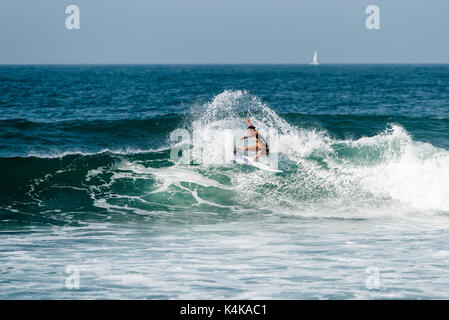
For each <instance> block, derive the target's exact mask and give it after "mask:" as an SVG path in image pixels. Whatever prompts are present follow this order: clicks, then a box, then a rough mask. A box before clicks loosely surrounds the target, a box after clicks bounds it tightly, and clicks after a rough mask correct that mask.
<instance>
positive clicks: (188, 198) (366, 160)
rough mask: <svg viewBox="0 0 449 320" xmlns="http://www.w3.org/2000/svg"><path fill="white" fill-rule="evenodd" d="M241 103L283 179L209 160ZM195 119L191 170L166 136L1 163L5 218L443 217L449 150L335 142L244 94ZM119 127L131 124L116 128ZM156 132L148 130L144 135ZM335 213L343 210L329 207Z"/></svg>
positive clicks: (389, 133) (386, 141)
mask: <svg viewBox="0 0 449 320" xmlns="http://www.w3.org/2000/svg"><path fill="white" fill-rule="evenodd" d="M242 106H246V107H247V108H248V112H250V113H251V114H252V116H253V118H254V119H256V120H254V123H255V124H256V125H257V127H258V128H260V129H259V130H261V131H262V132H273V130H275V131H276V132H277V133H278V136H277V137H278V140H277V145H276V146H272V147H271V148H272V149H273V150H276V156H277V157H278V159H279V169H280V170H282V172H281V173H270V172H265V171H261V170H259V169H257V168H255V167H250V166H245V165H241V164H238V163H236V162H234V161H232V158H231V161H228V162H225V163H220V162H216V161H215V160H216V159H215V158H216V157H217V154H219V153H220V152H221V149H220V146H221V145H223V144H224V141H223V140H222V133H223V132H224V131H225V130H229V128H231V129H232V130H234V131H235V132H236V136H243V135H244V134H245V131H244V129H242V128H239V126H240V124H241V123H244V118H243V117H241V115H240V113H241V112H240V111H241V110H240V109H241V107H242ZM157 121H160V120H157ZM165 121H166V123H169V122H168V121H167V120H165ZM154 122H155V120H151V123H153V124H154ZM193 122H195V123H198V122H199V123H201V128H202V136H201V139H202V140H201V141H198V145H195V144H190V143H188V145H187V146H186V147H187V148H186V149H185V150H186V151H187V152H188V153H189V154H192V155H193V154H195V153H198V152H200V153H202V155H201V159H202V162H201V163H196V164H194V163H193V162H191V163H187V164H181V163H177V162H176V161H175V159H173V158H172V157H171V147H175V145H176V143H173V142H170V140H168V139H167V140H166V141H165V143H166V144H167V145H166V146H165V147H164V148H161V149H159V150H129V149H128V150H115V151H111V150H104V151H101V152H96V153H80V152H77V153H73V152H72V153H71V152H67V153H62V154H50V155H46V156H42V155H40V156H36V155H34V156H28V157H25V158H24V157H12V158H1V159H0V163H1V172H0V176H1V180H0V182H1V185H2V188H1V189H0V199H1V203H2V207H3V208H4V210H6V213H5V215H4V216H3V217H5V218H7V219H8V220H9V221H11V222H13V221H16V222H23V221H31V222H32V221H44V222H51V223H56V224H59V223H62V224H64V223H79V222H80V221H81V222H85V220H86V219H87V220H88V221H90V220H96V219H100V220H102V219H106V218H107V219H113V217H116V218H117V219H119V221H121V220H123V219H125V220H126V219H131V220H133V219H139V215H143V216H144V217H145V218H148V216H151V217H152V218H155V217H160V216H161V215H162V216H163V215H164V214H165V215H170V214H172V213H174V212H178V213H180V214H183V215H189V214H190V215H191V213H192V212H195V213H211V212H212V213H216V214H219V215H224V216H226V215H231V214H239V213H242V212H264V213H266V214H273V213H276V212H277V213H281V214H292V213H294V212H298V211H299V212H301V213H300V215H306V216H318V217H321V216H323V215H324V216H326V217H329V216H330V217H339V218H369V217H370V215H372V214H373V213H370V215H368V216H367V213H366V211H367V210H368V209H373V210H374V211H376V212H377V213H375V214H374V215H382V214H383V212H384V210H385V208H392V207H393V208H397V207H398V206H399V207H402V208H405V210H406V211H407V210H409V211H414V210H425V211H427V212H429V211H432V212H435V213H441V212H443V213H446V212H449V202H448V201H447V199H449V197H448V194H447V192H448V190H449V184H448V181H449V170H448V168H447V165H446V163H448V161H449V152H448V151H447V150H445V149H443V148H437V147H435V146H432V145H431V144H428V143H424V142H418V141H415V140H414V139H413V138H412V137H411V136H410V134H409V133H408V132H407V131H406V130H405V129H404V128H403V127H401V126H399V125H397V124H391V125H389V127H388V128H387V129H385V130H384V131H383V132H381V133H379V134H377V135H374V136H371V137H361V138H359V139H335V138H332V137H331V136H330V135H329V134H328V133H327V132H326V131H323V130H316V129H304V128H300V127H296V126H292V125H290V124H289V123H288V122H287V121H285V120H284V119H283V118H282V116H280V115H278V114H277V113H276V112H274V111H273V110H272V109H270V108H269V107H268V106H267V105H266V104H264V103H262V102H261V100H260V99H258V98H256V97H254V96H252V95H250V94H248V93H247V92H245V91H225V92H223V93H222V94H220V95H218V96H217V97H215V98H214V100H213V101H211V102H210V103H208V104H206V105H204V106H203V107H202V108H200V109H198V108H193V109H192V110H191V113H189V116H188V117H185V118H184V120H183V122H182V125H183V126H184V127H186V128H189V127H190V126H191V123H193ZM161 123H163V122H162V121H161ZM138 124H139V125H140V126H145V125H146V124H148V121H145V122H144V123H143V124H142V123H139V122H138ZM91 126H92V124H90V123H89V124H87V127H88V128H91ZM123 126H125V128H127V127H130V124H129V123H125V124H123V123H122V122H119V123H116V124H115V128H117V127H123ZM101 130H102V129H101V128H100V130H99V132H100V131H101ZM270 130H271V131H270ZM160 131H163V130H161V129H160V128H155V129H154V131H153V132H152V133H153V134H156V135H157V134H159V133H160ZM199 145H200V146H201V150H200V149H199V147H198V146H199ZM219 157H221V156H219ZM354 205H357V206H358V207H359V208H358V209H354ZM336 207H338V208H339V210H343V211H346V212H336V211H335V210H330V208H336ZM379 207H380V208H381V209H380V210H379ZM407 208H408V209H407ZM296 214H299V213H296ZM190 218H191V217H189V219H190Z"/></svg>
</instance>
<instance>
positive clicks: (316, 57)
mask: <svg viewBox="0 0 449 320" xmlns="http://www.w3.org/2000/svg"><path fill="white" fill-rule="evenodd" d="M310 64H313V65H315V66H316V65H319V63H318V51H316V50H315V53H314V54H313V58H312V62H311V63H310Z"/></svg>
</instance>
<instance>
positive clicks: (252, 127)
mask: <svg viewBox="0 0 449 320" xmlns="http://www.w3.org/2000/svg"><path fill="white" fill-rule="evenodd" d="M246 129H253V130H256V127H255V126H249V127H248V128H246Z"/></svg>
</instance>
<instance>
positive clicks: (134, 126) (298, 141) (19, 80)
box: [0, 65, 449, 299]
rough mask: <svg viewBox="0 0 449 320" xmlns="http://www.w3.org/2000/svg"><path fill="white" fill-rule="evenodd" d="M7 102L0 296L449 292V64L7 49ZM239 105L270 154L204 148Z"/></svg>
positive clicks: (0, 95)
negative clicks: (73, 283)
mask: <svg viewBox="0 0 449 320" xmlns="http://www.w3.org/2000/svg"><path fill="white" fill-rule="evenodd" d="M0 110H1V113H0V123H1V125H0V274H1V276H0V298H1V299H103V298H113V299H115V298H137V299H161V298H162V299H197V298H200V299H265V298H269V299H388V298H412V299H415V298H423V299H428V298H437V299H439V298H448V297H449V270H448V267H447V266H448V263H449V241H448V240H449V237H448V231H449V65H320V66H308V65H126V66H125V65H111V66H108V65H82V66H40V65H36V66H0ZM246 116H249V117H250V118H251V121H253V122H254V123H255V125H256V126H257V127H258V128H259V130H260V132H261V133H264V134H266V135H267V134H268V133H269V132H273V131H275V132H277V134H278V140H277V143H276V150H277V152H276V155H277V156H278V159H279V162H278V164H279V169H281V170H282V171H283V172H282V173H272V172H265V171H262V170H259V169H257V168H253V167H249V166H245V165H241V164H237V163H235V162H232V161H231V162H227V163H221V164H220V163H217V162H214V161H213V160H215V157H216V155H217V153H219V147H220V146H221V145H222V143H223V141H222V138H223V137H222V135H221V133H223V132H225V131H226V130H231V131H232V132H233V133H234V134H235V136H237V137H240V136H242V135H244V134H245V127H246V125H245V123H244V119H245V117H246ZM194 123H201V126H202V128H203V135H202V138H201V148H202V149H201V150H202V151H203V153H202V157H203V158H202V159H203V161H202V162H201V163H176V162H175V161H173V157H171V156H170V154H171V151H172V150H173V148H174V147H178V146H179V145H180V143H179V142H177V141H172V140H171V139H170V134H171V133H172V132H173V130H175V129H179V128H183V129H186V130H188V131H191V130H192V128H193V125H194ZM182 147H183V148H184V150H186V152H187V151H188V152H190V151H191V152H192V153H195V152H197V151H198V150H197V149H196V146H195V145H194V144H192V143H187V145H186V144H185V141H184V144H182ZM73 268H75V269H77V270H79V288H78V289H77V288H74V289H70V288H69V287H67V280H68V277H70V275H71V273H70V270H73Z"/></svg>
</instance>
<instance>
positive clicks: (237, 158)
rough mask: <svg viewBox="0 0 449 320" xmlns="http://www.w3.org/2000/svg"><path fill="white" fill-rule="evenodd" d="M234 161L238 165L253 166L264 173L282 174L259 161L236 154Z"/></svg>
mask: <svg viewBox="0 0 449 320" xmlns="http://www.w3.org/2000/svg"><path fill="white" fill-rule="evenodd" d="M234 159H235V161H236V162H238V163H241V164H247V165H249V166H253V167H256V168H258V169H261V170H264V171H270V172H282V171H281V170H278V169H274V168H271V167H270V166H269V165H268V164H267V163H264V162H261V161H253V158H250V157H247V156H245V155H243V154H241V153H236V155H235V157H234Z"/></svg>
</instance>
